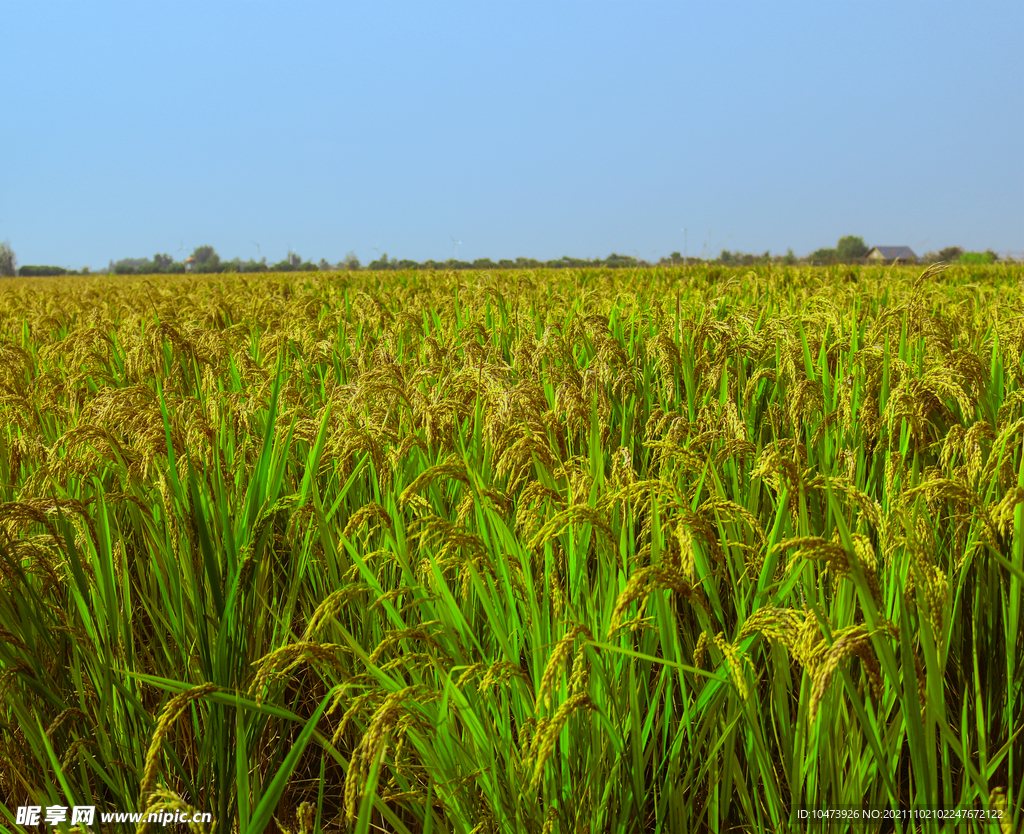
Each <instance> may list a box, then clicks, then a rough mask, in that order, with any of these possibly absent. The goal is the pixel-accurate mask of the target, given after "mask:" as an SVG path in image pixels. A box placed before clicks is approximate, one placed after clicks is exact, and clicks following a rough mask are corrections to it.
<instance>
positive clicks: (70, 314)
mask: <svg viewBox="0 0 1024 834" xmlns="http://www.w3.org/2000/svg"><path fill="white" fill-rule="evenodd" d="M1022 354H1024V267H1022V266H1020V265H988V266H971V267H964V266H957V267H950V268H948V269H945V270H943V269H942V268H929V269H927V270H924V269H922V268H920V267H894V268H889V269H885V268H881V267H829V268H824V269H822V268H804V269H795V268H789V267H779V266H763V267H757V268H755V269H753V270H752V271H748V272H743V271H741V270H728V269H723V268H722V267H719V266H707V265H696V266H690V267H685V268H649V269H636V270H600V269H593V270H560V271H538V272H522V271H520V272H509V273H500V272H493V273H491V272H489V273H469V272H460V273H449V274H441V273H419V272H406V273H387V274H385V275H382V274H374V273H367V272H355V273H337V274H297V273H287V274H270V275H260V276H232V275H212V276H191V275H189V276H180V277H175V278H169V277H167V276H160V277H159V278H158V279H157V278H149V279H146V278H113V277H111V278H106V277H104V278H85V277H82V278H63V279H28V280H5V281H3V282H2V283H0V427H2V431H0V826H7V827H9V828H11V829H12V830H14V829H15V810H14V809H16V808H17V807H18V806H23V805H38V806H43V807H45V806H49V805H65V806H72V805H95V806H96V807H97V809H98V810H112V811H114V810H119V811H133V810H138V811H151V810H165V809H171V810H175V809H177V810H182V809H188V808H191V809H196V810H199V811H209V812H211V813H212V815H213V819H214V822H213V824H211V825H198V824H197V825H195V826H193V829H192V830H195V831H197V832H206V833H207V834H209V832H213V831H216V832H218V834H229V832H239V834H260V832H264V831H266V832H286V833H287V834H314V832H317V833H318V834H319V832H325V833H326V832H349V831H352V832H370V831H375V832H377V831H389V832H399V833H400V834H428V832H460V833H464V834H484V832H495V833H497V832H502V833H504V832H536V834H559V832H560V833H561V834H569V832H584V831H585V832H609V834H611V833H614V834H632V833H633V832H636V834H640V832H691V831H702V832H703V831H707V832H770V831H772V832H773V831H782V830H801V831H802V830H805V828H807V827H808V823H807V822H806V820H803V818H802V817H800V815H799V812H800V810H801V809H834V808H840V807H847V808H848V807H851V806H853V807H857V808H860V807H869V806H870V807H874V808H883V807H884V808H895V809H908V808H909V809H914V808H917V809H925V808H934V807H937V806H941V807H945V808H947V809H961V810H972V811H979V812H980V811H984V812H986V813H988V814H990V815H991V818H990V819H988V820H986V821H980V820H975V821H972V822H966V821H961V822H960V823H954V822H944V823H941V824H940V823H939V822H935V821H933V822H929V823H926V824H924V825H923V826H922V825H919V824H910V823H907V822H905V821H900V822H897V823H895V824H892V823H885V822H878V823H874V824H867V825H864V826H862V827H859V828H857V829H856V830H859V831H892V830H897V831H903V830H908V831H909V830H925V831H938V830H944V831H953V830H956V831H986V832H993V834H1009V832H1011V831H1020V830H1021V827H1022V825H1024V813H1022V811H1021V808H1022V806H1024V773H1022V770H1024V733H1022V729H1024V638H1022V634H1021V632H1022V622H1021V607H1022V588H1024V370H1022ZM63 829H64V830H73V829H69V828H68V826H67V825H65V826H63ZM29 830H33V829H29ZM81 830H83V831H84V830H85V829H84V828H82V829H81ZM92 830H94V831H100V830H103V829H101V827H99V826H95V827H93V828H92ZM111 830H118V831H124V830H126V829H125V826H124V825H120V826H117V827H116V829H115V828H111ZM137 830H139V831H142V830H147V827H146V826H145V824H140V825H139V826H138V829H137ZM148 830H150V831H155V830H157V826H151V827H150V828H149V829H148ZM816 830H825V831H841V830H846V829H845V828H843V827H842V826H825V827H823V828H820V829H816Z"/></svg>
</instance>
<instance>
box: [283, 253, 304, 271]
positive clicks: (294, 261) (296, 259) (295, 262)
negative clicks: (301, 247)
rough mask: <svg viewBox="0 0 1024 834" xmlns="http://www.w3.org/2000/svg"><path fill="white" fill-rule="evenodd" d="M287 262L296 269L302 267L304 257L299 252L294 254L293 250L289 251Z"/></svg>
mask: <svg viewBox="0 0 1024 834" xmlns="http://www.w3.org/2000/svg"><path fill="white" fill-rule="evenodd" d="M286 260H287V261H288V263H290V264H291V265H292V266H294V267H295V268H296V269H298V268H299V267H300V266H302V255H300V254H299V253H298V252H293V251H292V250H291V249H289V250H288V257H287V259H286Z"/></svg>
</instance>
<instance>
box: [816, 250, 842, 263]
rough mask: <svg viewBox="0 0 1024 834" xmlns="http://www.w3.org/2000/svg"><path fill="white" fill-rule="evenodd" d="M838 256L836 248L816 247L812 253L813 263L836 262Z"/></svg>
mask: <svg viewBox="0 0 1024 834" xmlns="http://www.w3.org/2000/svg"><path fill="white" fill-rule="evenodd" d="M837 258H838V254H837V253H836V250H835V249H816V250H815V251H813V252H811V255H810V261H811V263H812V264H831V263H835V261H836V259H837Z"/></svg>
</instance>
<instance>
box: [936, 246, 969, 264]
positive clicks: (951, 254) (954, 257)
mask: <svg viewBox="0 0 1024 834" xmlns="http://www.w3.org/2000/svg"><path fill="white" fill-rule="evenodd" d="M963 253H964V250H963V247H962V246H947V247H946V248H945V249H940V250H939V260H940V261H949V263H951V264H952V263H956V262H957V261H959V260H960V256H961V255H962V254H963Z"/></svg>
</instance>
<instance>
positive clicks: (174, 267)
mask: <svg viewBox="0 0 1024 834" xmlns="http://www.w3.org/2000/svg"><path fill="white" fill-rule="evenodd" d="M164 272H166V273H168V274H169V275H184V274H185V264H183V263H182V262H181V261H174V262H173V263H172V264H171V265H170V266H168V267H167V269H165V270H164Z"/></svg>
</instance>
